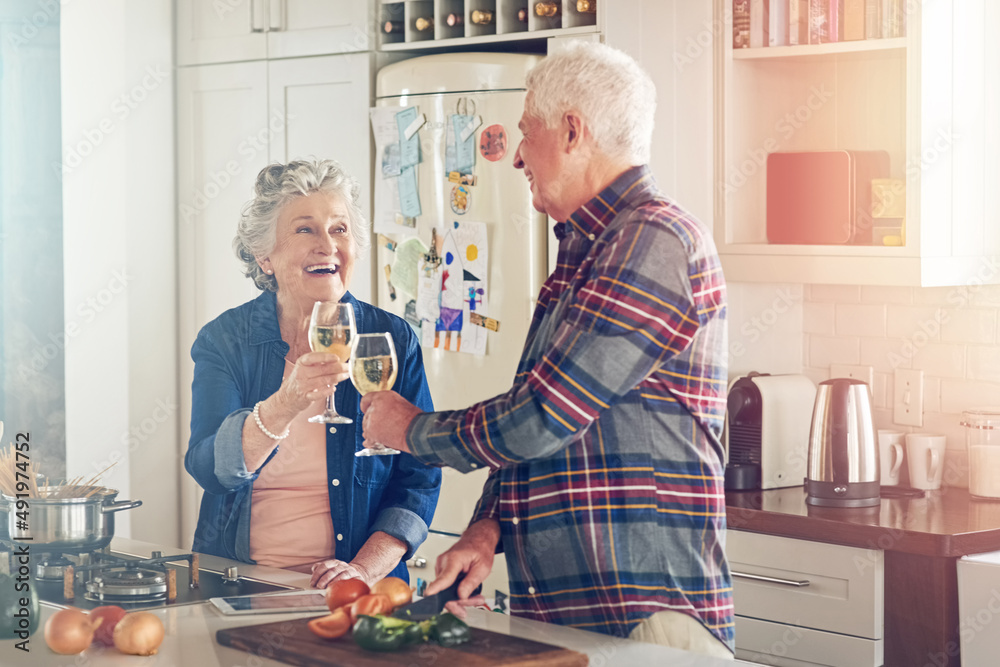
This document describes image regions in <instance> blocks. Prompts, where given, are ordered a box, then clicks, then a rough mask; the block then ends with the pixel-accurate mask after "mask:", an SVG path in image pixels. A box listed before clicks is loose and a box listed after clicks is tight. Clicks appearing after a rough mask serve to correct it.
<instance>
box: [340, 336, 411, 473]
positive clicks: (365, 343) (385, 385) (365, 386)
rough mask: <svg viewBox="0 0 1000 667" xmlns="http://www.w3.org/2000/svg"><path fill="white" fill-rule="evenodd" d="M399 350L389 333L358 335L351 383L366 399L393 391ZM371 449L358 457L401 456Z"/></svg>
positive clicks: (387, 449) (353, 347) (353, 348)
mask: <svg viewBox="0 0 1000 667" xmlns="http://www.w3.org/2000/svg"><path fill="white" fill-rule="evenodd" d="M396 367H397V363H396V346H395V345H393V344H392V336H390V335H389V334H387V333H367V334H358V335H357V336H355V338H354V342H353V343H351V364H350V373H351V382H352V383H353V384H354V386H355V388H356V389H357V390H358V393H359V394H361V395H362V396H364V395H365V394H367V393H368V392H370V391H385V390H386V389H392V385H394V384H395V383H396ZM376 445H377V447H367V448H365V449H362V450H361V451H358V452H354V455H355V456H382V455H387V454H399V450H398V449H392V448H390V447H383V446H382V445H379V444H378V443H376Z"/></svg>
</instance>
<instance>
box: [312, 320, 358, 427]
mask: <svg viewBox="0 0 1000 667" xmlns="http://www.w3.org/2000/svg"><path fill="white" fill-rule="evenodd" d="M356 335H357V329H356V328H355V326H354V308H353V306H351V304H349V303H340V302H339V301H317V302H316V303H314V304H313V310H312V317H310V318H309V349H311V350H312V351H313V352H331V353H333V354H335V355H337V356H338V357H340V360H341V361H342V362H344V363H347V360H348V359H349V358H350V356H351V342H352V341H353V340H354V337H355V336H356ZM336 390H337V385H333V390H331V391H330V395H329V396H327V397H326V410H324V411H323V412H322V414H318V415H316V416H315V417H310V418H309V421H310V422H312V423H314V424H351V423H353V422H354V420H353V419H350V418H349V417H345V416H343V415H340V414H337V410H336V409H335V408H334V407H333V394H334V392H336ZM330 431H331V432H334V430H333V429H332V428H331V429H330Z"/></svg>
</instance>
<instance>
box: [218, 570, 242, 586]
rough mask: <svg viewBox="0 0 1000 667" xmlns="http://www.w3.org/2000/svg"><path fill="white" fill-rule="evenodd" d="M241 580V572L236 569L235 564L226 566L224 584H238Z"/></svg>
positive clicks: (223, 576) (223, 577)
mask: <svg viewBox="0 0 1000 667" xmlns="http://www.w3.org/2000/svg"><path fill="white" fill-rule="evenodd" d="M239 581H240V572H239V570H238V569H236V566H235V565H230V566H229V567H227V568H226V572H225V574H223V575H222V583H224V584H236V583H239Z"/></svg>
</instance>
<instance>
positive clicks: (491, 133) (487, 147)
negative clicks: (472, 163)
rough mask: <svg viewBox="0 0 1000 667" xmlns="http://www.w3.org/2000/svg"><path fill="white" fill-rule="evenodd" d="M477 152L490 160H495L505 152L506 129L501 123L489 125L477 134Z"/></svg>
mask: <svg viewBox="0 0 1000 667" xmlns="http://www.w3.org/2000/svg"><path fill="white" fill-rule="evenodd" d="M479 152H480V153H482V154H483V157H484V158H486V159H487V160H489V161H490V162H497V161H499V160H502V159H503V156H504V155H506V154H507V130H505V129H504V128H503V125H490V126H489V127H488V128H486V129H485V130H483V132H482V134H480V135H479Z"/></svg>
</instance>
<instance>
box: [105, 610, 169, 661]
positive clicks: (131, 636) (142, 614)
mask: <svg viewBox="0 0 1000 667" xmlns="http://www.w3.org/2000/svg"><path fill="white" fill-rule="evenodd" d="M165 632H166V631H165V630H164V628H163V621H161V620H160V617H159V616H157V615H155V614H150V613H149V612H148V611H136V612H132V613H131V614H125V618H123V619H122V620H120V621H118V625H116V626H115V633H114V635H115V636H114V639H115V648H117V649H118V650H119V651H121V652H122V653H127V654H129V655H153V654H154V653H156V649H158V648H160V644H161V643H163V635H164V634H165Z"/></svg>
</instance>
